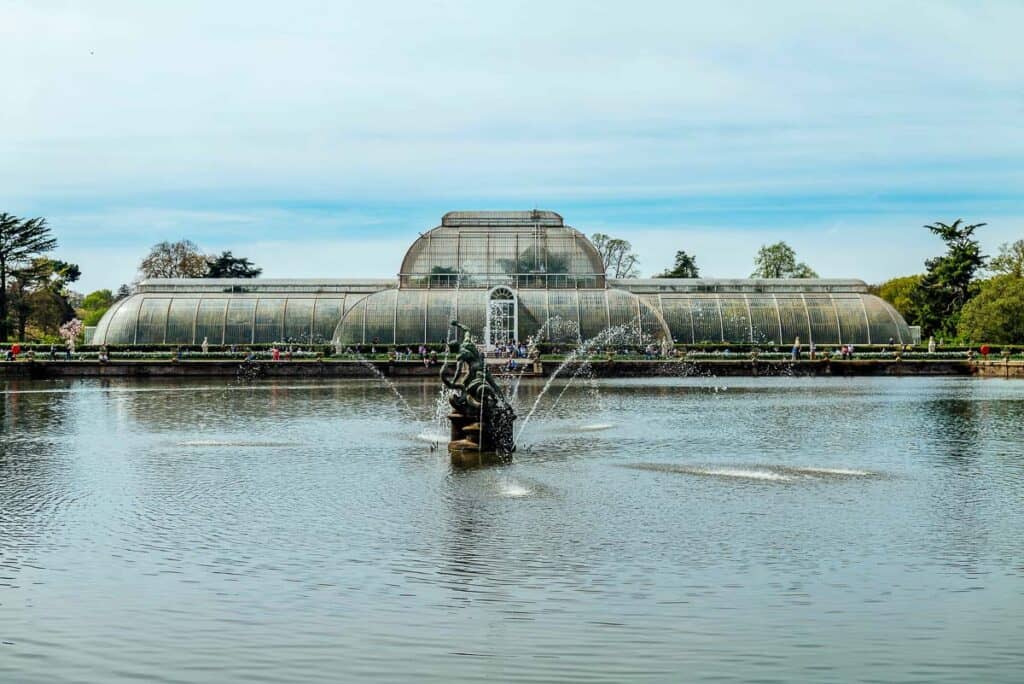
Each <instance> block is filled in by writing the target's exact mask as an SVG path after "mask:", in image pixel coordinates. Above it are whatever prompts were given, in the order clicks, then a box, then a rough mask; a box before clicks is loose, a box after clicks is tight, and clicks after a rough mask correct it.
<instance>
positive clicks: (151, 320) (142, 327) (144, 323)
mask: <svg viewBox="0 0 1024 684" xmlns="http://www.w3.org/2000/svg"><path fill="white" fill-rule="evenodd" d="M170 303H171V300H170V299H151V298H146V299H144V300H143V301H142V308H141V309H140V310H139V328H138V333H137V334H136V336H135V342H136V344H163V342H164V330H165V328H166V327H167V306H168V304H170Z"/></svg>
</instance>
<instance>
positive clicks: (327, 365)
mask: <svg viewBox="0 0 1024 684" xmlns="http://www.w3.org/2000/svg"><path fill="white" fill-rule="evenodd" d="M563 364H565V362H564V361H559V360H544V361H540V362H538V363H537V364H535V365H534V366H533V367H532V369H530V370H527V371H525V372H522V373H519V374H521V375H524V376H525V377H545V378H546V377H550V376H551V374H552V373H554V372H555V371H556V370H557V369H558V368H559V367H561V366H562V365H563ZM584 365H587V364H585V363H581V362H569V363H568V364H566V368H565V370H564V371H563V373H564V374H565V376H566V377H570V376H571V375H573V373H574V372H576V371H577V370H578V369H579V368H580V367H581V366H584ZM589 366H590V370H589V371H588V373H590V374H592V375H593V376H594V377H599V378H634V377H635V378H645V377H758V376H782V375H794V376H801V377H821V376H824V377H828V376H840V377H846V376H929V377H935V376H978V377H997V378H1021V379H1024V361H1020V360H967V359H952V360H951V359H936V360H928V359H903V360H897V359H853V360H846V361H844V360H814V361H811V360H808V359H804V360H800V361H790V360H757V361H755V360H751V359H729V360H724V359H700V360H692V361H685V360H651V361H646V360H628V361H614V360H613V361H608V360H593V361H590V362H589ZM242 368H243V364H241V363H239V362H238V361H237V360H139V361H134V360H112V361H109V362H106V363H100V362H98V361H92V360H88V361H45V360H32V361H13V362H9V361H5V362H0V379H7V378H31V379H54V378H91V377H237V376H239V375H240V374H243V373H244V374H246V375H250V376H253V377H258V378H264V377H266V378H274V377H293V378H294V377H300V378H301V377H305V378H316V377H323V378H373V377H375V376H377V375H378V374H380V375H384V376H385V377H396V378H404V377H436V376H437V373H438V371H439V370H440V367H439V366H436V365H435V366H424V365H423V364H422V363H421V362H419V361H367V362H360V361H351V360H338V361H332V360H329V359H328V360H315V359H311V360H292V361H254V362H250V363H249V364H247V366H246V367H245V370H244V371H243V370H242Z"/></svg>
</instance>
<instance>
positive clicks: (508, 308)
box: [484, 287, 519, 349]
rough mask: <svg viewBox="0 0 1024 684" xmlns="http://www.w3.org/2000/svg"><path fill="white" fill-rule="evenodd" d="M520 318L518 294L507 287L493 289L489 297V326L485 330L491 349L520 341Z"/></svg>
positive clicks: (485, 341) (485, 339) (487, 342)
mask: <svg viewBox="0 0 1024 684" xmlns="http://www.w3.org/2000/svg"><path fill="white" fill-rule="evenodd" d="M518 328H519V320H518V312H517V307H516V295H515V293H514V292H512V290H510V289H508V288H507V287H497V288H495V289H493V290H491V292H490V294H489V295H488V297H487V328H486V329H485V330H484V344H486V345H487V347H488V348H489V349H494V348H495V347H497V346H499V345H503V344H516V343H517V342H518V341H519V332H518Z"/></svg>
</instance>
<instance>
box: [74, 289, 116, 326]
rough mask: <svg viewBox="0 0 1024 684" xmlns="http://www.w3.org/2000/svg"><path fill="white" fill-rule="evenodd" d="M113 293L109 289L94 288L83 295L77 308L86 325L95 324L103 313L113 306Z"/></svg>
mask: <svg viewBox="0 0 1024 684" xmlns="http://www.w3.org/2000/svg"><path fill="white" fill-rule="evenodd" d="M113 304H114V294H113V293H112V292H111V291H110V290H96V291H95V292H90V293H89V294H87V295H85V297H84V298H83V299H82V304H81V306H79V308H78V315H79V316H80V317H81V318H82V322H83V323H85V325H87V326H92V325H96V324H97V323H99V322H100V319H101V318H103V314H105V313H106V312H107V310H108V309H109V308H110V307H111V306H113Z"/></svg>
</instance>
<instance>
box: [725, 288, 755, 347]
mask: <svg viewBox="0 0 1024 684" xmlns="http://www.w3.org/2000/svg"><path fill="white" fill-rule="evenodd" d="M719 301H720V302H721V305H722V325H723V327H724V330H725V332H724V335H723V336H724V337H725V341H726V342H736V343H745V342H749V341H750V316H749V315H748V314H747V302H746V300H745V299H744V298H743V297H742V296H730V295H722V296H721V297H720V299H719Z"/></svg>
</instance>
